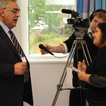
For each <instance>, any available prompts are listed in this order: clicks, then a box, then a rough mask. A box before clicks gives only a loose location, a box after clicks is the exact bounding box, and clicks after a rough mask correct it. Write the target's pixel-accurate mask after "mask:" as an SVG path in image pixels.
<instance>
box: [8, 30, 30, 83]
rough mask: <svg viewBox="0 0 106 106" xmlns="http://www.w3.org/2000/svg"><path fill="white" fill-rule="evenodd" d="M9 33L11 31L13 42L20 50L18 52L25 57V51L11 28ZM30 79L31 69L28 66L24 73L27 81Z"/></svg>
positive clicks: (17, 49)
mask: <svg viewBox="0 0 106 106" xmlns="http://www.w3.org/2000/svg"><path fill="white" fill-rule="evenodd" d="M9 33H10V38H11V41H12V43H13V45H14V47H15V49H16V51H17V52H18V54H19V55H20V57H25V54H24V52H23V50H22V48H21V46H20V44H19V43H18V41H17V39H16V37H15V35H14V33H13V32H12V31H11V30H9ZM28 80H29V70H28V68H27V69H26V72H25V74H24V81H27V82H28Z"/></svg>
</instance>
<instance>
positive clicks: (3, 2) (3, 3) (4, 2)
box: [0, 0, 17, 8]
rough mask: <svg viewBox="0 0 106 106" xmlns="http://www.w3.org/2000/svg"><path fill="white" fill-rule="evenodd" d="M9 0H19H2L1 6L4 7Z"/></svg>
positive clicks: (0, 0) (14, 0) (0, 1)
mask: <svg viewBox="0 0 106 106" xmlns="http://www.w3.org/2000/svg"><path fill="white" fill-rule="evenodd" d="M9 1H13V2H16V1H17V0H0V8H4V7H5V6H6V5H7V4H8V2H9Z"/></svg>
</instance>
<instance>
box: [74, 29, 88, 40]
mask: <svg viewBox="0 0 106 106" xmlns="http://www.w3.org/2000/svg"><path fill="white" fill-rule="evenodd" d="M74 30H75V32H74V35H75V36H76V40H80V39H83V37H84V35H85V34H86V33H87V31H88V29H87V28H84V27H74Z"/></svg>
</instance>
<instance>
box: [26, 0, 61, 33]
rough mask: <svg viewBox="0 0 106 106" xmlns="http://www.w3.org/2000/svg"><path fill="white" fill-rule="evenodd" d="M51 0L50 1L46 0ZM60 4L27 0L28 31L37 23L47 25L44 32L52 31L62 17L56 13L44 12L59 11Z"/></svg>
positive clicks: (40, 0)
mask: <svg viewBox="0 0 106 106" xmlns="http://www.w3.org/2000/svg"><path fill="white" fill-rule="evenodd" d="M48 2H51V1H48ZM61 8H62V5H47V4H46V3H45V0H29V8H28V9H29V15H28V17H29V32H30V33H31V32H32V30H33V29H32V28H34V27H35V26H38V24H39V25H43V24H45V25H47V26H48V29H46V31H43V33H44V32H47V33H48V32H54V30H52V29H53V28H56V27H58V26H59V25H60V22H61V21H62V17H59V16H58V14H57V13H46V12H48V11H59V10H60V9H61ZM42 22H43V23H42Z"/></svg>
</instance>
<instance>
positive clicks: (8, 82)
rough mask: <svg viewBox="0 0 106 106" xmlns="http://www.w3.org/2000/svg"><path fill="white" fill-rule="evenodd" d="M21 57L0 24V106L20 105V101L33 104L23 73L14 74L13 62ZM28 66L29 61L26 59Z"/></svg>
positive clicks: (16, 61)
mask: <svg viewBox="0 0 106 106" xmlns="http://www.w3.org/2000/svg"><path fill="white" fill-rule="evenodd" d="M18 62H21V58H20V56H19V55H18V53H17V51H16V50H15V48H14V46H13V44H12V43H11V41H10V39H9V38H8V36H7V34H6V33H5V32H4V30H3V29H2V27H1V26H0V106H22V101H25V102H27V103H29V104H30V105H33V98H32V87H31V80H30V73H29V82H28V83H27V82H26V83H24V75H20V76H18V75H14V64H15V63H18ZM27 65H28V68H29V63H28V60H27Z"/></svg>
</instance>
